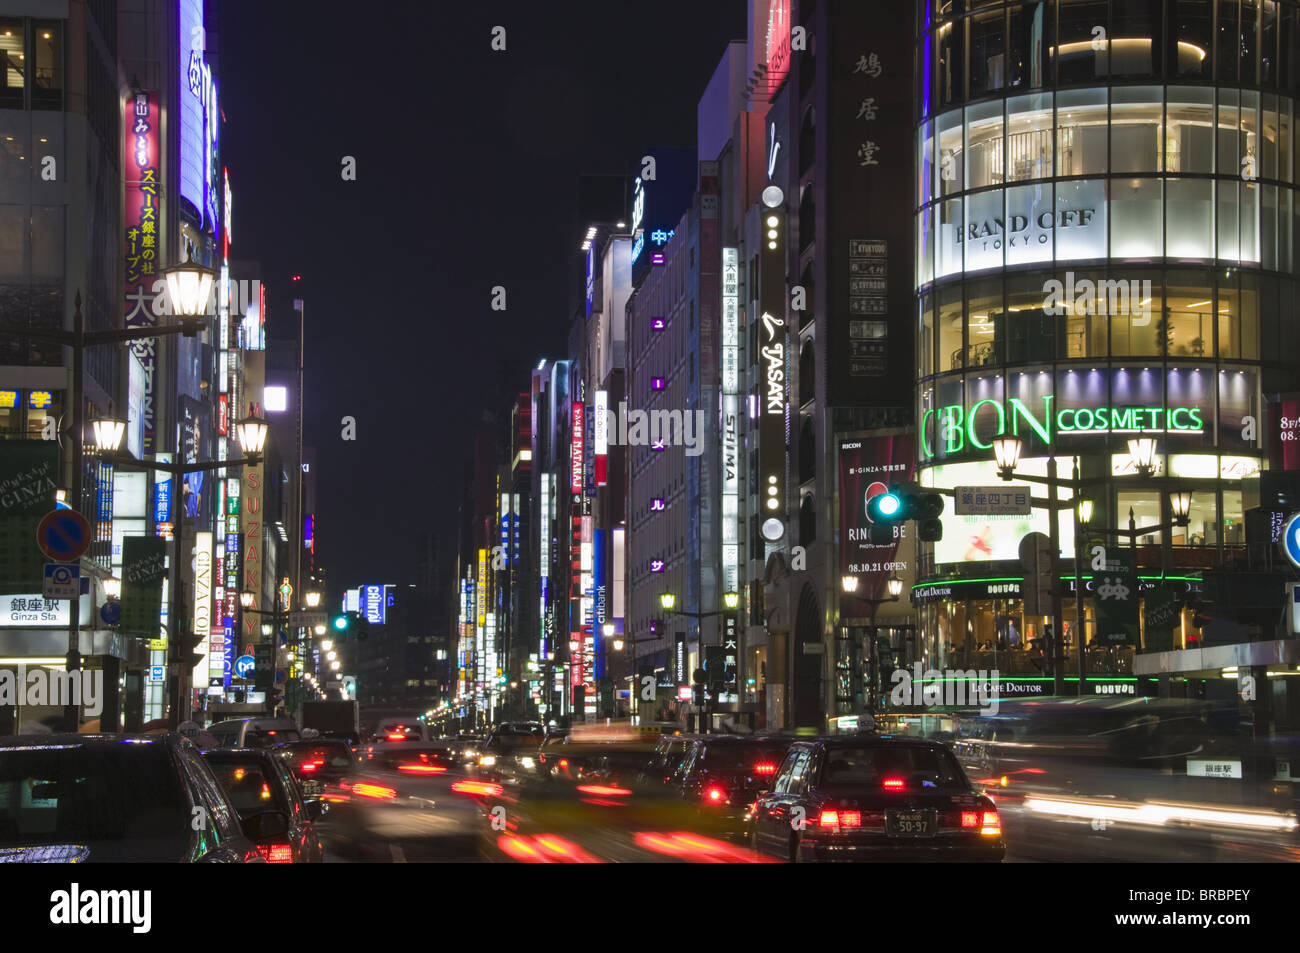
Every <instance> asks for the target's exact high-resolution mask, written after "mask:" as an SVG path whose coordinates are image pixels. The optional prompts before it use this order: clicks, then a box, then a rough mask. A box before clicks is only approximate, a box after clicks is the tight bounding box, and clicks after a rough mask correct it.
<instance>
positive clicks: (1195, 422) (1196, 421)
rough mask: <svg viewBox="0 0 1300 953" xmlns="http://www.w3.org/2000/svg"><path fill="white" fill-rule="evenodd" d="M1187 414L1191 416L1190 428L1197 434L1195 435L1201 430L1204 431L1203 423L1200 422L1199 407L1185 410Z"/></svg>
mask: <svg viewBox="0 0 1300 953" xmlns="http://www.w3.org/2000/svg"><path fill="white" fill-rule="evenodd" d="M1187 412H1188V413H1189V414H1190V415H1191V417H1192V427H1194V428H1196V432H1197V433H1200V432H1201V431H1202V430H1204V429H1205V421H1203V420H1201V408H1199V407H1189V408H1188V409H1187Z"/></svg>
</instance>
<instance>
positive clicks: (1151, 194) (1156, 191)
mask: <svg viewBox="0 0 1300 953" xmlns="http://www.w3.org/2000/svg"><path fill="white" fill-rule="evenodd" d="M1160 186H1161V181H1160V180H1159V179H1111V180H1110V188H1111V193H1110V194H1111V201H1110V215H1111V220H1110V222H1111V225H1110V227H1111V234H1110V253H1111V256H1112V257H1114V258H1159V257H1160V256H1161V255H1162V254H1163V252H1164V247H1165V246H1164V228H1163V225H1164V216H1163V215H1162V212H1163V211H1164V209H1163V208H1162V207H1161V202H1160V195H1161V188H1160Z"/></svg>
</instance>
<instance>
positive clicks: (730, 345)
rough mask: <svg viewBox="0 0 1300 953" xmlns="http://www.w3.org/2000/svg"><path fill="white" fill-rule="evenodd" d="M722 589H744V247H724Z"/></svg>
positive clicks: (725, 590)
mask: <svg viewBox="0 0 1300 953" xmlns="http://www.w3.org/2000/svg"><path fill="white" fill-rule="evenodd" d="M720 463H721V466H722V589H723V591H724V592H739V591H740V250H739V249H737V248H724V249H722V453H721V454H720Z"/></svg>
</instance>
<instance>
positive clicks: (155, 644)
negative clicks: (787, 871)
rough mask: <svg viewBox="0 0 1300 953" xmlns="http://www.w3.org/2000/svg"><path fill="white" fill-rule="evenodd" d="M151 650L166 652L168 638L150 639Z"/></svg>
mask: <svg viewBox="0 0 1300 953" xmlns="http://www.w3.org/2000/svg"><path fill="white" fill-rule="evenodd" d="M149 651H150V652H166V651H167V640H166V639H150V640H149Z"/></svg>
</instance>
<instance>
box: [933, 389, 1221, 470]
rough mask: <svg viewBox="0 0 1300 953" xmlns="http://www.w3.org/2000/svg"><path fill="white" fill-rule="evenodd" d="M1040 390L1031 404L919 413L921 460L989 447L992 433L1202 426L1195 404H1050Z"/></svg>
mask: <svg viewBox="0 0 1300 953" xmlns="http://www.w3.org/2000/svg"><path fill="white" fill-rule="evenodd" d="M1055 400H1056V397H1055V395H1053V394H1045V395H1043V396H1042V397H1041V398H1040V404H1039V406H1037V407H1033V406H1031V405H1030V404H1028V403H1026V402H1025V401H1022V400H1020V399H1019V398H1017V397H1012V398H1010V399H1009V400H1007V401H1006V402H1005V403H1004V402H1003V401H1000V400H996V399H992V398H989V399H986V400H981V401H978V402H976V403H975V404H973V405H972V406H971V408H970V410H969V411H967V410H966V408H965V407H963V406H962V405H961V404H949V405H947V406H946V407H939V408H930V409H928V410H926V411H924V412H923V413H922V415H921V459H923V460H929V459H932V458H933V457H935V456H936V455H944V456H951V455H953V454H957V453H961V452H962V451H964V450H968V449H974V450H990V449H992V447H993V440H994V438H996V437H1001V436H1005V435H1007V434H1010V435H1012V436H1016V437H1025V438H1027V439H1028V438H1031V437H1035V436H1036V437H1037V438H1038V439H1039V440H1041V441H1042V442H1043V444H1045V445H1048V446H1050V445H1052V443H1053V442H1054V437H1055V436H1056V435H1057V434H1060V435H1065V436H1076V435H1077V436H1085V435H1089V434H1115V433H1187V434H1199V433H1203V432H1204V430H1205V417H1204V415H1203V414H1202V412H1201V408H1200V407H1160V406H1154V407H1153V406H1144V405H1132V404H1130V405H1126V406H1119V407H1106V406H1101V407H1061V408H1057V407H1055V406H1054V403H1055Z"/></svg>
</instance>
